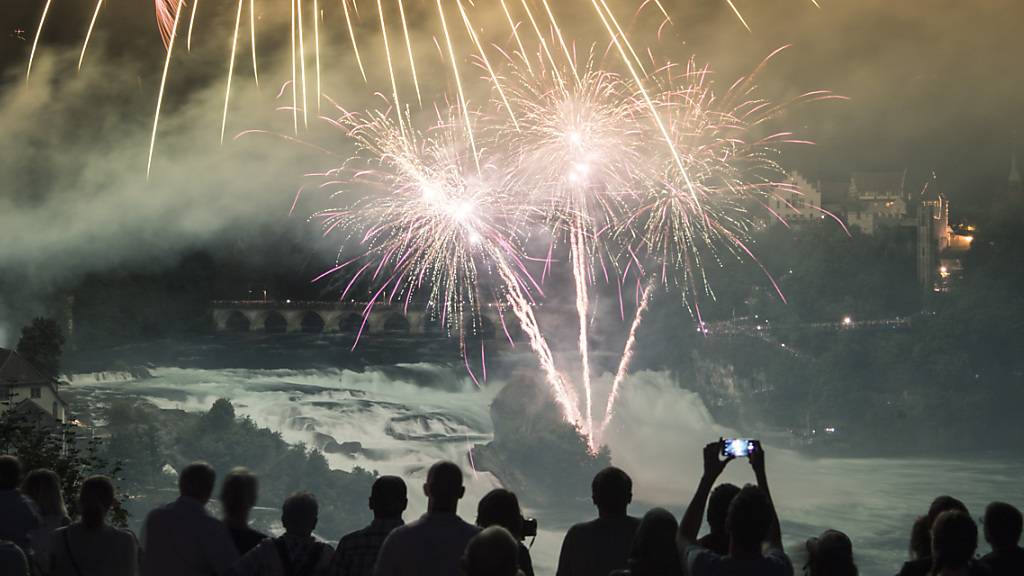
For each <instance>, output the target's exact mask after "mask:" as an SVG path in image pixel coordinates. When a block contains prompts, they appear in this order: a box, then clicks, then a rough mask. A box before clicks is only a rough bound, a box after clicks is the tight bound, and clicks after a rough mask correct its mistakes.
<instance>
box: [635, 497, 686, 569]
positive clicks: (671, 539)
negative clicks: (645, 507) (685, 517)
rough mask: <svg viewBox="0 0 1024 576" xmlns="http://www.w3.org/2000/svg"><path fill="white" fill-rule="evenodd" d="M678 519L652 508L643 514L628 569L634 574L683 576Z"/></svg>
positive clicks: (659, 509) (664, 511) (666, 511)
mask: <svg viewBox="0 0 1024 576" xmlns="http://www.w3.org/2000/svg"><path fill="white" fill-rule="evenodd" d="M678 527H679V525H678V523H676V518H675V516H673V515H672V513H671V512H669V511H668V510H665V509H664V508H652V509H651V510H649V511H648V512H647V514H644V517H643V520H641V521H640V527H639V528H637V531H636V535H635V536H634V537H633V548H632V550H631V551H630V553H629V567H630V570H632V572H633V573H634V574H659V575H662V574H663V575H669V574H682V564H681V563H680V561H679V550H678V549H677V548H676V529H677V528H678Z"/></svg>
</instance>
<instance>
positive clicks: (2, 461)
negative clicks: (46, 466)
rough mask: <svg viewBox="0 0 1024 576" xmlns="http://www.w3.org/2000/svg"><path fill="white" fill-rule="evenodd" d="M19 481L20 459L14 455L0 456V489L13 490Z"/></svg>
mask: <svg viewBox="0 0 1024 576" xmlns="http://www.w3.org/2000/svg"><path fill="white" fill-rule="evenodd" d="M19 483H21V461H20V460H18V459H17V458H16V457H15V456H12V455H10V454H4V455H3V456H0V490H14V489H15V488H17V487H18V484H19Z"/></svg>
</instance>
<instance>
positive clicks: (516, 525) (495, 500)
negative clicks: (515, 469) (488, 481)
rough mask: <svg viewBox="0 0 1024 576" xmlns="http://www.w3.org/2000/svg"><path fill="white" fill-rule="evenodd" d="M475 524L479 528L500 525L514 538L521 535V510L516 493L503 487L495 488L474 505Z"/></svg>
mask: <svg viewBox="0 0 1024 576" xmlns="http://www.w3.org/2000/svg"><path fill="white" fill-rule="evenodd" d="M476 525H477V526H479V527H481V528H488V527H490V526H501V527H502V528H504V529H505V530H508V531H509V532H510V533H511V534H512V535H513V536H515V537H516V538H522V537H523V511H522V510H521V509H520V508H519V499H518V498H516V495H515V494H514V493H512V492H510V491H508V490H505V489H504V488H495V489H494V490H491V491H490V492H488V493H487V494H486V495H484V497H483V498H481V499H480V503H479V504H477V507H476Z"/></svg>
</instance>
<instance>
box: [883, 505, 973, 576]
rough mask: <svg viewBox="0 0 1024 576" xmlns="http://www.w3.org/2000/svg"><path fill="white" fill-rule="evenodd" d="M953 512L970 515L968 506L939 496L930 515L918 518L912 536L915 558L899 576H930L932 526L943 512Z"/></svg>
mask: <svg viewBox="0 0 1024 576" xmlns="http://www.w3.org/2000/svg"><path fill="white" fill-rule="evenodd" d="M951 510H955V511H959V512H963V513H964V514H969V513H968V511H967V506H966V505H965V504H964V503H963V502H961V501H960V500H957V499H956V498H954V497H952V496H946V495H943V496H938V497H936V498H935V499H934V500H932V503H931V505H930V506H928V514H926V515H924V516H922V517H921V518H918V520H917V521H916V522H914V527H913V530H912V533H911V535H910V543H911V551H912V552H913V553H914V557H913V558H912V559H910V560H909V561H907V562H904V563H903V566H902V567H901V568H900V572H899V574H898V575H897V576H928V575H929V574H931V571H932V546H931V544H932V525H933V524H935V519H936V518H938V517H939V515H940V514H942V513H943V512H948V511H951Z"/></svg>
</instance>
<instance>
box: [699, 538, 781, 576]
mask: <svg viewBox="0 0 1024 576" xmlns="http://www.w3.org/2000/svg"><path fill="white" fill-rule="evenodd" d="M683 563H684V565H685V566H686V574H688V575H689V576H793V563H792V562H790V561H789V557H788V556H786V553H785V552H783V551H782V550H780V549H778V548H770V549H768V550H767V551H765V552H764V554H762V555H761V557H760V558H750V559H747V558H733V557H732V556H721V555H719V554H715V553H714V552H712V551H710V550H708V549H707V548H704V547H702V546H700V545H698V544H690V545H689V546H687V547H686V548H685V549H684V550H683Z"/></svg>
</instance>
